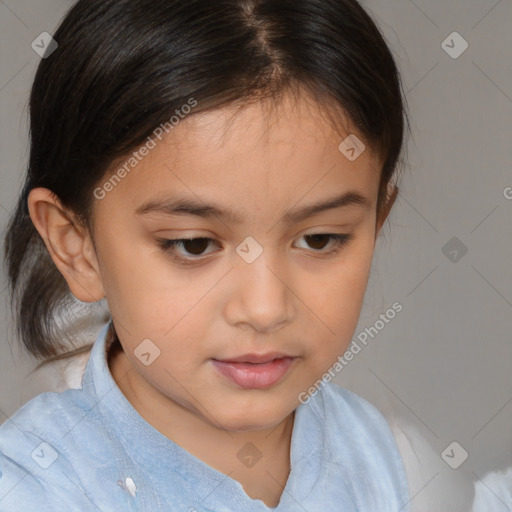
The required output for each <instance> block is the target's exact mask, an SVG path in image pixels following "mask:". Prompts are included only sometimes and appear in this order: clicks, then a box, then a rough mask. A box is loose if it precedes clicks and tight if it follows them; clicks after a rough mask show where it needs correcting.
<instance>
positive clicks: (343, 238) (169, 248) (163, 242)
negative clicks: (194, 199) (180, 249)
mask: <svg viewBox="0 0 512 512" xmlns="http://www.w3.org/2000/svg"><path fill="white" fill-rule="evenodd" d="M315 236H324V237H328V238H331V239H332V240H334V241H335V242H336V243H335V247H334V249H331V250H330V251H323V252H322V250H317V251H313V252H315V253H318V254H325V255H335V254H337V253H338V252H340V251H341V250H342V249H343V248H344V246H345V245H346V244H347V243H348V242H350V241H351V240H352V238H353V237H352V235H349V234H343V233H340V234H336V233H313V234H308V235H303V237H304V238H307V237H315ZM196 240H208V241H211V242H215V240H213V239H212V238H207V237H197V238H175V239H169V238H160V239H158V243H159V245H160V247H161V248H162V249H163V250H164V251H165V252H167V253H169V254H170V255H171V256H172V257H173V258H174V259H176V260H177V261H178V262H180V263H181V264H183V265H193V264H194V263H196V262H199V261H201V260H203V259H205V257H203V256H198V257H197V258H188V257H185V256H179V255H178V254H177V253H176V252H175V249H174V248H175V247H176V246H177V245H180V244H181V243H182V242H192V241H196Z"/></svg>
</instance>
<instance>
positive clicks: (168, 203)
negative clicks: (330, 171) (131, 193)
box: [135, 191, 371, 224]
mask: <svg viewBox="0 0 512 512" xmlns="http://www.w3.org/2000/svg"><path fill="white" fill-rule="evenodd" d="M347 206H357V207H361V208H370V206H371V203H370V201H369V200H368V199H367V198H366V197H364V196H363V195H361V194H360V193H359V192H355V191H349V192H345V193H344V194H342V195H340V196H336V197H333V198H330V199H326V200H323V201H320V202H317V203H313V204H309V205H307V206H301V207H299V208H293V209H291V210H288V211H287V212H286V213H285V214H284V215H283V219H282V220H283V221H284V222H288V223H290V222H299V221H301V220H304V219H307V218H308V217H312V216H313V215H316V214H318V213H321V212H324V211H327V210H333V209H335V208H342V207H347ZM153 212H156V213H163V214H166V215H195V216H197V217H202V218H211V217H214V216H215V217H220V218H223V219H226V220H227V221H229V222H231V223H232V224H242V223H243V221H244V219H243V217H241V216H240V215H238V214H236V213H235V212H233V211H230V210H227V209H225V208H223V207H221V206H219V205H215V204H205V203H202V202H198V201H196V200H194V199H190V198H169V199H151V200H149V201H146V202H144V203H143V204H142V205H140V206H139V207H138V208H137V209H136V210H135V213H136V214H137V215H146V214H148V213H153Z"/></svg>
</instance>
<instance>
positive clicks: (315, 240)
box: [307, 235, 327, 249]
mask: <svg viewBox="0 0 512 512" xmlns="http://www.w3.org/2000/svg"><path fill="white" fill-rule="evenodd" d="M322 237H323V238H327V235H308V236H307V238H309V239H310V240H313V243H314V242H318V239H320V241H321V239H322ZM308 243H309V242H308ZM309 245H310V246H311V247H313V249H323V248H324V247H325V244H323V245H322V244H321V245H322V247H314V246H312V245H311V243H309Z"/></svg>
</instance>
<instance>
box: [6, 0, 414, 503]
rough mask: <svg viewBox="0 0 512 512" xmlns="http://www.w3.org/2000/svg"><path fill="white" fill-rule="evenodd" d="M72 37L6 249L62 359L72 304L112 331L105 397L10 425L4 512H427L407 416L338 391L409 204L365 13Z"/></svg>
mask: <svg viewBox="0 0 512 512" xmlns="http://www.w3.org/2000/svg"><path fill="white" fill-rule="evenodd" d="M53 37H54V40H55V43H54V44H51V45H48V53H47V54H46V55H45V56H44V57H45V58H44V59H43V60H42V61H41V64H40V66H39V68H38V71H37V74H36V77H35V81H34V84H33V89H32V94H31V98H30V121H31V153H30V161H29V168H28V174H27V177H26V182H25V185H24V188H23V191H22V193H21V195H20V198H19V202H18V205H17V208H16V211H15V213H14V216H13V218H12V221H11V223H10V225H9V227H8V232H7V236H6V258H7V264H8V272H9V278H10V283H11V291H12V295H13V300H15V304H16V312H17V315H18V326H19V333H20V336H21V340H22V341H23V343H24V345H25V346H26V348H27V349H28V350H29V351H30V353H31V354H33V355H34V356H37V357H40V358H43V359H45V360H46V361H50V360H55V359H59V358H60V359H62V358H64V357H70V356H73V355H77V354H78V353H79V352H80V349H77V350H74V351H71V352H67V353H66V352H65V350H66V349H67V348H69V345H67V344H66V343H64V342H62V341H59V339H60V340H62V339H64V338H65V335H66V333H65V332H63V331H61V330H59V329H58V325H57V323H56V315H57V314H58V313H59V312H61V311H63V310H65V309H66V308H68V307H69V306H70V304H72V301H73V300H75V299H78V301H80V303H91V304H94V303H97V302H98V301H101V300H102V299H105V300H106V302H107V303H108V308H109V313H110V316H109V318H108V320H107V321H106V322H105V324H104V325H103V327H102V328H101V331H100V332H99V334H98V336H97V338H96V341H95V342H94V344H93V345H92V350H91V353H90V357H89V360H88V362H87V367H86V369H85V373H84V375H83V380H82V383H81V384H82V386H81V388H80V389H69V390H67V391H64V392H62V393H43V394H41V395H39V396H38V397H36V398H34V399H32V400H31V401H29V402H28V403H27V404H26V405H25V406H23V407H22V408H21V409H20V410H19V411H18V412H17V413H16V414H15V415H14V416H13V417H12V418H10V419H9V420H8V421H6V422H5V423H4V424H3V425H2V427H1V428H0V471H1V476H0V510H2V511H4V512H10V511H18V510H33V509H35V507H37V509H38V510H48V511H50V510H51V511H59V510H66V511H69V510H77V511H78V510H79V511H84V510H105V511H107V510H108V511H114V510H148V511H152V512H153V511H160V510H161V511H163V510H165V511H170V510H172V511H211V510H215V511H236V512H243V511H266V510H279V511H287V512H288V511H299V510H300V511H304V510H308V511H313V510H323V509H326V508H327V507H328V508H330V509H333V508H335V509H336V510H343V511H347V512H348V511H351V512H356V511H365V512H370V511H379V512H387V511H389V512H391V511H393V512H398V511H402V512H407V511H408V510H409V509H410V508H409V507H410V505H409V502H410V496H409V491H408V484H407V479H406V476H405V472H404V468H403V464H402V460H401V457H400V454H399V452H398V449H397V445H396V443H395V440H394V438H393V435H392V433H391V431H390V429H389V426H388V424H387V422H386V421H385V419H384V418H383V416H382V415H381V414H380V413H379V412H378V411H377V410H376V409H375V408H374V407H373V406H371V405H370V404H368V403H367V402H365V401H364V400H363V399H362V398H360V397H358V396H356V395H354V394H352V393H351V392H349V391H347V390H344V389H342V388H340V387H339V386H337V385H335V384H334V383H332V382H330V380H331V378H332V376H333V375H334V374H335V372H336V364H340V363H336V362H337V360H338V358H339V357H340V356H342V355H343V354H344V352H345V350H346V349H347V347H348V345H349V343H350V341H351V337H352V335H353V333H354V330H355V328H356V325H357V322H358V318H359V314H360V311H361V306H362V301H363V296H364V292H365V288H366V285H367V281H368V276H369V271H370V266H371V261H372V256H373V250H374V246H375V241H376V238H377V236H378V234H379V231H380V229H381V227H382V225H383V223H384V221H385V220H386V217H387V215H388V213H389V211H390V208H391V206H392V204H393V202H394V200H395V197H396V193H397V189H396V187H395V186H394V185H393V180H394V175H395V172H396V171H397V170H398V164H399V157H400V154H401V150H402V143H403V137H404V127H405V121H406V115H405V109H404V102H403V97H402V89H401V83H400V79H399V73H398V70H397V67H396V65H395V62H394V60H393V57H392V55H391V53H390V50H389V49H388V47H387V45H386V43H385V41H384V39H383V37H382V35H381V34H380V32H379V30H378V29H377V27H376V26H375V24H374V23H373V22H372V20H371V19H370V18H369V16H368V15H367V14H366V13H365V11H364V10H363V9H362V8H361V6H360V5H359V4H358V3H357V2H356V1H355V0H216V1H215V2H212V1H211V0H80V1H78V2H77V3H76V4H75V6H74V7H73V8H72V9H71V10H70V11H69V13H68V15H67V16H66V17H65V19H64V21H63V22H62V24H61V25H60V27H59V29H58V30H57V32H56V33H55V34H54V36H53ZM57 45H58V46H57ZM50 48H51V53H50ZM86 348H89V347H86Z"/></svg>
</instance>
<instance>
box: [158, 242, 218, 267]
mask: <svg viewBox="0 0 512 512" xmlns="http://www.w3.org/2000/svg"><path fill="white" fill-rule="evenodd" d="M158 242H159V245H160V247H161V248H162V249H163V250H164V251H166V252H168V253H170V254H171V255H172V256H173V257H174V258H176V259H178V260H180V261H183V262H186V263H187V262H191V261H193V260H198V259H202V258H197V257H196V258H194V256H203V253H204V251H205V250H206V248H207V247H208V245H209V243H210V242H215V240H213V239H212V238H205V237H203V238H174V239H169V238H160V239H159V241H158ZM177 247H181V248H183V249H184V250H185V251H186V252H188V253H189V254H191V256H192V257H190V256H189V255H187V254H185V255H183V254H179V253H178V252H177V250H176V248H177ZM210 252H211V251H210ZM207 254H208V253H207Z"/></svg>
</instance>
